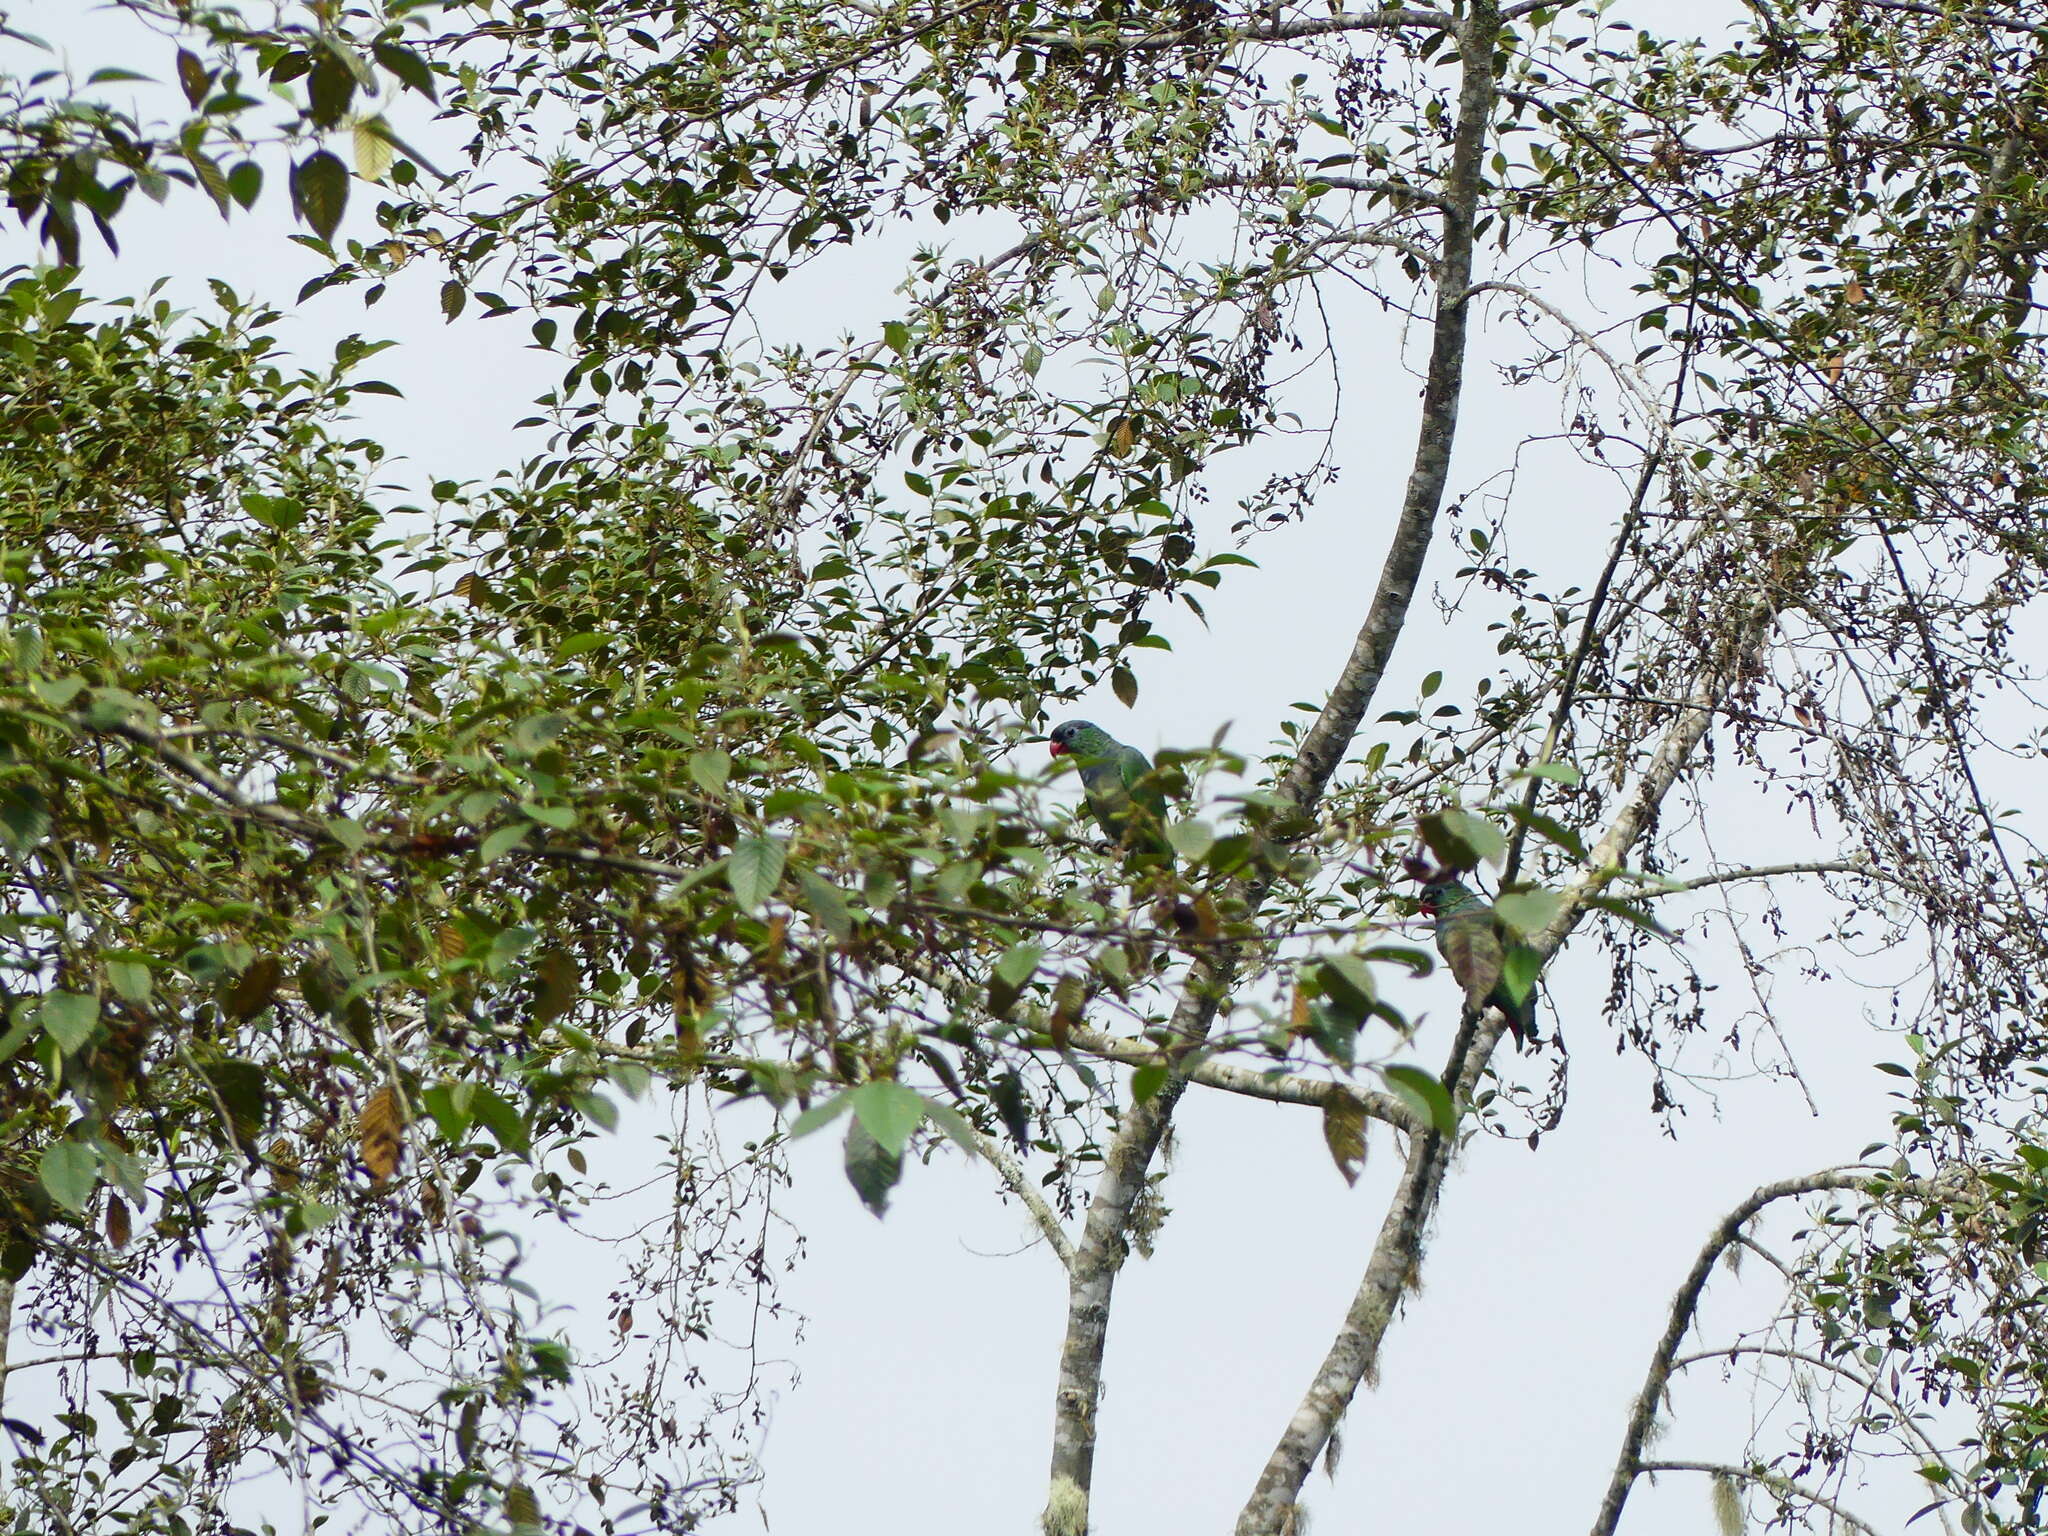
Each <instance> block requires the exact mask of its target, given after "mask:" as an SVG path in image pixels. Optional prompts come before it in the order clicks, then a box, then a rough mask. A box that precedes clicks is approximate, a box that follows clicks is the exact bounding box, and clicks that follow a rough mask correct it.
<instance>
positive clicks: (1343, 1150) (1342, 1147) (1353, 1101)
mask: <svg viewBox="0 0 2048 1536" xmlns="http://www.w3.org/2000/svg"><path fill="white" fill-rule="evenodd" d="M1323 1143H1324V1145H1325V1146H1327V1147H1328V1148H1329V1149H1330V1160H1331V1161H1332V1162H1334V1163H1335V1164H1336V1165H1337V1171H1338V1172H1339V1173H1341V1174H1343V1175H1344V1182H1345V1183H1346V1184H1356V1183H1357V1182H1358V1170H1359V1169H1361V1168H1363V1167H1364V1166H1365V1106H1364V1105H1363V1104H1361V1103H1359V1102H1358V1099H1357V1097H1356V1095H1354V1094H1352V1093H1351V1092H1349V1091H1348V1090H1346V1089H1343V1088H1336V1089H1332V1090H1331V1091H1330V1093H1329V1094H1328V1095H1327V1096H1326V1097H1325V1098H1324V1099H1323Z"/></svg>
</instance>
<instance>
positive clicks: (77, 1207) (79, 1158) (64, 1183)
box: [37, 1141, 100, 1216]
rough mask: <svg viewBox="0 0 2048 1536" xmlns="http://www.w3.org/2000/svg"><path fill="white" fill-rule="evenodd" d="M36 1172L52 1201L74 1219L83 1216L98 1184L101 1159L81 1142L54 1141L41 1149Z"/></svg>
mask: <svg viewBox="0 0 2048 1536" xmlns="http://www.w3.org/2000/svg"><path fill="white" fill-rule="evenodd" d="M37 1171H38V1174H39V1175H40V1177H41V1179H42V1181H43V1188H44V1189H46V1190H48V1191H49V1192H50V1198H51V1199H52V1200H54V1201H56V1202H57V1203H58V1204H59V1205H61V1206H63V1207H64V1209H65V1210H67V1211H69V1212H71V1213H72V1214H73V1215H74V1216H83V1215H84V1214H85V1206H86V1202H87V1201H89V1200H90V1199H92V1192H93V1189H94V1187H95V1186H96V1185H97V1184H98V1182H99V1172H100V1155H99V1152H98V1151H97V1150H96V1149H95V1148H93V1147H92V1146H90V1145H88V1144H87V1143H85V1142H82V1141H53V1142H51V1143H50V1145H49V1146H47V1147H45V1148H44V1149H43V1156H42V1160H41V1162H40V1164H39V1165H38V1170H37Z"/></svg>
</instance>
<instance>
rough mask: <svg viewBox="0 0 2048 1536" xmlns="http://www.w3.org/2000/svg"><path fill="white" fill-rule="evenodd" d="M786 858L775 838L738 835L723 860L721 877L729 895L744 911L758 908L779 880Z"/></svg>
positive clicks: (772, 891) (756, 910)
mask: <svg viewBox="0 0 2048 1536" xmlns="http://www.w3.org/2000/svg"><path fill="white" fill-rule="evenodd" d="M786 858H787V855H786V854H785V853H784V851H783V847H782V843H781V842H780V841H779V840H778V839H776V838H772V837H743V838H741V839H740V840H739V842H738V843H736V844H734V845H733V850H732V855H731V857H730V858H729V859H727V861H726V869H725V880H726V884H727V885H728V886H730V887H731V888H732V899H733V900H734V901H736V902H738V903H739V904H740V906H741V908H742V909H743V910H745V911H748V912H758V911H760V910H761V908H762V906H763V905H765V904H766V902H767V900H768V898H769V897H770V896H773V895H774V894H775V887H776V886H777V885H779V884H780V883H781V882H782V866H783V863H784V861H785V860H786Z"/></svg>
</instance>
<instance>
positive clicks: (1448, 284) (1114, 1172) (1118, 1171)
mask: <svg viewBox="0 0 2048 1536" xmlns="http://www.w3.org/2000/svg"><path fill="white" fill-rule="evenodd" d="M1387 14H1389V15H1404V16H1405V15H1411V14H1413V13H1387ZM1423 14H1424V15H1425V16H1427V17H1428V23H1429V24H1430V25H1432V26H1435V25H1439V24H1445V25H1447V24H1448V21H1449V18H1447V17H1443V16H1441V15H1439V14H1436V13H1423ZM1456 30H1457V33H1458V37H1459V51H1460V54H1461V56H1462V58H1463V60H1464V71H1463V81H1462V84H1461V87H1460V91H1459V100H1458V111H1457V125H1456V128H1455V131H1454V134H1453V139H1452V150H1451V158H1450V164H1449V167H1448V169H1447V172H1446V175H1445V183H1444V214H1443V228H1444V233H1443V252H1442V256H1441V259H1440V260H1439V262H1438V263H1437V277H1438V311H1437V317H1436V324H1435V334H1434V338H1433V340H1432V344H1431V349H1430V358H1429V366H1428V371H1427V374H1426V377H1425V381H1424V385H1423V393H1422V411H1421V427H1420V430H1419V433H1418V438H1417V442H1416V449H1415V457H1414V461H1413V465H1412V467H1411V469H1410V472H1409V476H1408V481H1407V486H1406V488H1405V490H1404V492H1403V495H1402V499H1401V510H1400V513H1399V516H1398V517H1397V519H1396V522H1395V527H1394V534H1393V538H1392V540H1391V543H1390V545H1389V548H1388V552H1387V556H1386V559H1385V562H1384V564H1383V565H1382V566H1381V569H1380V576H1379V582H1378V585H1377V586H1376V588H1375V590H1374V592H1373V598H1372V604H1371V606H1370V607H1369V608H1368V610H1367V612H1366V618H1365V622H1364V624H1363V625H1362V626H1361V628H1360V629H1359V632H1358V636H1357V639H1356V640H1355V642H1354V643H1353V645H1352V649H1351V654H1350V656H1349V657H1348V658H1347V660H1346V661H1345V663H1344V666H1343V668H1342V670H1341V671H1340V672H1339V674H1338V678H1337V681H1336V684H1335V686H1333V687H1332V689H1331V690H1330V698H1329V700H1328V702H1327V703H1326V704H1325V705H1324V706H1323V709H1322V712H1321V713H1320V714H1319V715H1318V716H1317V717H1316V720H1315V723H1314V724H1313V725H1312V726H1311V727H1310V728H1309V731H1308V733H1307V735H1306V736H1305V737H1304V738H1303V741H1302V744H1301V748H1300V750H1299V752H1298V753H1297V754H1296V756H1295V759H1294V762H1293V763H1292V765H1291V766H1290V767H1289V769H1288V771H1287V773H1286V775H1285V777H1284V778H1283V779H1282V780H1281V782H1280V785H1279V789H1280V791H1281V793H1283V794H1285V795H1286V796H1287V797H1288V798H1289V799H1290V800H1292V801H1293V803H1294V805H1295V807H1296V808H1297V809H1298V810H1299V811H1300V812H1302V813H1303V814H1308V813H1311V812H1313V810H1314V808H1315V806H1316V805H1317V804H1318V803H1319V802H1320V800H1321V798H1322V795H1323V791H1324V788H1325V787H1326V786H1327V785H1328V783H1329V781H1330V778H1331V776H1332V775H1333V774H1334V773H1335V772H1336V770H1337V766H1338V764H1339V763H1341V762H1342V761H1343V759H1344V756H1345V754H1346V753H1347V752H1348V751H1349V750H1350V747H1351V743H1352V740H1353V738H1354V737H1355V736H1356V734H1357V731H1358V726H1359V722H1360V721H1361V720H1362V719H1363V718H1364V716H1365V711H1366V709H1367V707H1368V706H1369V705H1370V703H1371V701H1372V697H1373V695H1374V693H1375V692H1376V691H1377V689H1378V687H1379V683H1380V679H1381V678H1382V677H1383V676H1384V675H1385V672H1386V667H1387V662H1388V660H1389V659H1390V658H1391V657H1392V655H1393V650H1394V642H1395V640H1396V639H1397V638H1399V636H1400V633H1401V628H1402V625H1403V623H1404V622H1405V621H1406V618H1407V614H1408V608H1409V604H1410V603H1411V602H1412V601H1413V599H1414V596H1415V592H1416V588H1417V587H1418V585H1419V584H1420V582H1421V578H1422V567H1423V562H1424V560H1425V559H1426V558H1427V556H1428V554H1429V546H1430V538H1431V534H1432V533H1433V531H1434V529H1435V526H1436V519H1437V515H1438V512H1439V511H1440V510H1441V508H1442V505H1443V497H1444V487H1445V484H1446V481H1447V479H1448V477H1449V474H1450V461H1451V446H1452V442H1453V440H1454V438H1455V436H1456V432H1457V423H1458V401H1459V397H1460V394H1461V392H1462V389H1463V384H1464V364H1465V337H1466V315H1467V309H1468V305H1469V302H1470V295H1469V294H1468V292H1467V290H1468V288H1469V287H1470V284H1471V280H1472V244H1473V227H1474V224H1475V223H1476V221H1477V215H1478V206H1479V200H1480V196H1481V194H1482V192H1483V190H1484V157H1485V151H1486V143H1487V136H1488V133H1489V130H1490V128H1491V126H1492V117H1493V106H1494V99H1495V97H1494V75H1493V70H1494V57H1493V55H1494V44H1495V41H1496V40H1497V38H1498V36H1499V30H1500V20H1499V13H1498V10H1497V7H1496V5H1495V4H1494V3H1493V0H1478V3H1477V4H1476V6H1475V8H1474V11H1473V14H1472V16H1471V17H1470V18H1468V19H1467V20H1466V21H1465V22H1464V23H1463V25H1462V26H1460V27H1458V28H1457V29H1456ZM1246 894H1247V895H1249V896H1250V897H1251V898H1252V899H1253V900H1254V902H1256V900H1257V899H1259V898H1261V897H1263V895H1264V886H1263V884H1261V883H1252V884H1250V885H1248V886H1247V888H1246ZM1238 965H1239V961H1238V959H1237V957H1236V956H1235V955H1234V954H1233V953H1231V952H1227V951H1226V952H1223V953H1220V954H1216V955H1204V956H1200V957H1198V958H1197V959H1196V961H1195V962H1194V964H1193V965H1192V966H1191V967H1190V969H1189V974H1188V978H1187V981H1186V982H1185V984H1184V987H1183V990H1182V993H1181V998H1180V1002H1179V1004H1178V1006H1177V1007H1176V1008H1175V1010H1174V1018H1173V1032H1174V1034H1175V1035H1176V1036H1177V1037H1178V1039H1180V1040H1181V1041H1183V1042H1185V1045H1184V1046H1183V1047H1182V1049H1183V1050H1192V1049H1193V1048H1194V1047H1196V1046H1198V1045H1199V1044H1200V1042H1201V1041H1202V1040H1204V1039H1206V1038H1207V1036H1208V1033H1209V1030H1210V1028H1211V1027H1212V1025H1213V1024H1214V1021H1215V1017H1216V1012H1217V1009H1218V1007H1219V1005H1220V1004H1221V1002H1222V1000H1223V998H1224V997H1225V995H1226V994H1227V993H1228V991H1229V988H1230V986H1231V984H1232V982H1233V981H1234V980H1235V978H1236V975H1237V971H1238ZM1186 1084H1187V1079H1186V1077H1185V1076H1184V1075H1183V1074H1182V1073H1181V1071H1180V1070H1179V1069H1178V1067H1176V1068H1175V1069H1174V1070H1173V1071H1172V1072H1171V1073H1170V1075H1169V1077H1168V1081H1167V1084H1166V1086H1165V1087H1164V1088H1163V1089H1162V1090H1161V1091H1160V1092H1159V1093H1158V1094H1157V1095H1155V1096H1154V1097H1153V1098H1151V1099H1150V1100H1148V1101H1146V1102H1145V1103H1143V1104H1139V1105H1134V1106H1132V1107H1131V1108H1130V1109H1129V1110H1127V1111H1126V1112H1125V1114H1124V1117H1123V1123H1122V1124H1121V1126H1120V1127H1119V1128H1118V1131H1117V1134H1116V1136H1115V1138H1114V1139H1113V1140H1112V1142H1111V1144H1110V1149H1109V1153H1108V1156H1107V1158H1106V1159H1105V1167H1104V1169H1103V1173H1102V1177H1101V1179H1100V1180H1099V1181H1098V1183H1097V1185H1096V1189H1095V1193H1094V1196H1093V1198H1092V1199H1091V1200H1090V1202H1089V1207H1088V1215H1087V1219H1086V1222H1085V1224H1084V1226H1083V1230H1082V1235H1081V1240H1080V1242H1079V1243H1077V1244H1076V1245H1075V1250H1074V1262H1073V1264H1072V1266H1071V1269H1070V1275H1069V1282H1068V1296H1067V1331H1066V1337H1065V1340H1064V1342H1063V1343H1062V1345H1061V1349H1060V1374H1059V1385H1058V1388H1057V1391H1056V1394H1055V1398H1054V1407H1053V1449H1052V1465H1051V1492H1050V1495H1049V1497H1048V1500H1047V1504H1046V1510H1045V1515H1044V1517H1043V1520H1042V1524H1043V1527H1044V1529H1045V1530H1046V1531H1047V1532H1048V1533H1049V1536H1082V1533H1083V1532H1085V1530H1086V1529H1087V1521H1088V1516H1087V1508H1088V1498H1089V1495H1090V1492H1091V1490H1092V1486H1093V1477H1094V1466H1095V1432H1096V1414H1097V1410H1098V1408H1099V1406H1100V1403H1101V1398H1102V1362H1103V1351H1104V1348H1105V1346H1106V1344H1107V1340H1108V1331H1109V1310H1110V1301H1111V1296H1112V1293H1113V1291H1114V1288H1115V1284H1116V1276H1117V1272H1118V1270H1119V1269H1120V1268H1121V1267H1122V1265H1123V1261H1124V1258H1125V1256H1126V1253H1127V1242H1128V1233H1129V1226H1130V1214H1131V1209H1132V1206H1133V1204H1134V1203H1135V1201H1136V1200H1137V1197H1138V1195H1139V1193H1140V1192H1141V1191H1142V1190H1143V1189H1144V1187H1145V1183H1146V1180H1147V1177H1148V1176H1149V1170H1150V1168H1151V1164H1152V1159H1153V1157H1154V1156H1155V1155H1156V1154H1157V1152H1158V1150H1159V1144H1160V1141H1161V1139H1162V1138H1163V1137H1164V1135H1165V1132H1166V1129H1167V1126H1168V1125H1169V1124H1170V1123H1171V1120H1172V1116H1173V1112H1174V1109H1175V1107H1176V1106H1177V1105H1178V1103H1179V1101H1180V1095H1181V1094H1182V1092H1183V1091H1185V1088H1186ZM1427 1140H1429V1138H1426V1137H1418V1138H1417V1145H1421V1144H1423V1143H1425V1142H1426V1141H1427ZM1411 1156H1412V1151H1411ZM1435 1177H1436V1178H1440V1177H1441V1173H1440V1172H1438V1173H1437V1174H1436V1175H1435ZM1407 1182H1408V1181H1406V1180H1404V1187H1405V1185H1406V1183H1407ZM1417 1188H1418V1189H1419V1190H1424V1191H1425V1192H1426V1195H1427V1198H1426V1200H1425V1202H1424V1208H1425V1209H1426V1208H1427V1205H1428V1204H1430V1203H1433V1200H1434V1188H1435V1185H1434V1182H1433V1179H1431V1178H1428V1177H1424V1178H1423V1179H1422V1180H1421V1181H1420V1183H1418V1184H1417Z"/></svg>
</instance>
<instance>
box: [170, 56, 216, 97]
mask: <svg viewBox="0 0 2048 1536" xmlns="http://www.w3.org/2000/svg"><path fill="white" fill-rule="evenodd" d="M178 84H179V85H181V86H183V87H184V90H185V100H186V102H187V103H189V104H190V105H191V106H193V107H194V108H197V107H199V106H200V105H201V104H202V103H204V102H205V100H206V93H207V92H208V91H210V90H212V89H213V72H212V71H211V70H209V69H208V68H207V67H206V66H205V65H204V64H202V63H200V62H199V56H198V55H197V54H195V53H192V52H190V51H189V50H187V49H184V48H180V49H179V50H178Z"/></svg>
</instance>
